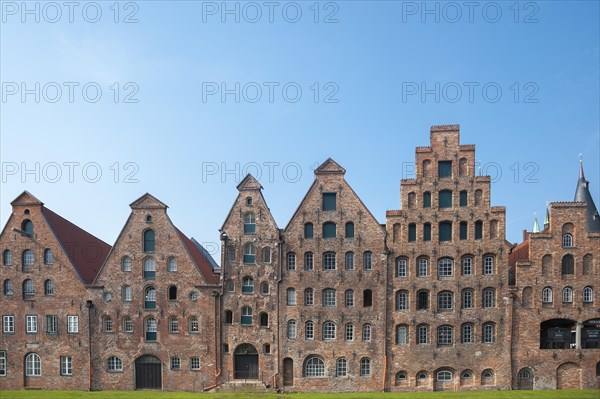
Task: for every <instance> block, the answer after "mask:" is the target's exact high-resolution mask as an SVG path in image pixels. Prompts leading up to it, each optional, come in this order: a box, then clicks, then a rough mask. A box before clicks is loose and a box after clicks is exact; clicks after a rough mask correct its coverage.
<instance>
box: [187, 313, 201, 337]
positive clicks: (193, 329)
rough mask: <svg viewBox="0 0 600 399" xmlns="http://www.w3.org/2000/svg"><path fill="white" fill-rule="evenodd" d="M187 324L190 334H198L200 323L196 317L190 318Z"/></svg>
mask: <svg viewBox="0 0 600 399" xmlns="http://www.w3.org/2000/svg"><path fill="white" fill-rule="evenodd" d="M188 324H189V330H190V333H192V334H197V333H198V332H200V322H199V321H198V318H197V317H196V316H192V317H190V319H189V322H188Z"/></svg>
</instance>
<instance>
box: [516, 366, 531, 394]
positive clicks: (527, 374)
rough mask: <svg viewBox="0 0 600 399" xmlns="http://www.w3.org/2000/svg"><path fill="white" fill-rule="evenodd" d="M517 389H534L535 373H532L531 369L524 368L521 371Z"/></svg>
mask: <svg viewBox="0 0 600 399" xmlns="http://www.w3.org/2000/svg"><path fill="white" fill-rule="evenodd" d="M517 389H533V374H531V370H529V369H522V370H521V371H519V380H518V381H517Z"/></svg>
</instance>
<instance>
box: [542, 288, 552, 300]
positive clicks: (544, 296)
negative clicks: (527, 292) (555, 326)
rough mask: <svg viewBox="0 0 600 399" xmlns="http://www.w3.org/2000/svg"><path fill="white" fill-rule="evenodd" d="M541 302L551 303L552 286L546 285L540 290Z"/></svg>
mask: <svg viewBox="0 0 600 399" xmlns="http://www.w3.org/2000/svg"><path fill="white" fill-rule="evenodd" d="M542 303H552V288H550V287H546V288H544V289H543V290H542Z"/></svg>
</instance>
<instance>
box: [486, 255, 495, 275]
mask: <svg viewBox="0 0 600 399" xmlns="http://www.w3.org/2000/svg"><path fill="white" fill-rule="evenodd" d="M483 274H485V275H488V276H489V275H492V274H494V257H493V256H491V255H486V256H484V257H483Z"/></svg>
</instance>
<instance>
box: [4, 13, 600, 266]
mask: <svg viewBox="0 0 600 399" xmlns="http://www.w3.org/2000/svg"><path fill="white" fill-rule="evenodd" d="M49 4H50V3H44V2H29V3H27V9H24V8H23V3H21V2H5V1H3V2H2V4H1V11H2V14H1V17H2V24H1V31H0V36H1V37H0V45H1V49H0V67H1V70H0V77H1V81H2V98H1V103H0V107H1V115H0V119H1V121H0V128H1V130H0V134H1V136H0V158H1V163H2V182H1V190H0V191H1V192H0V221H1V223H2V224H3V225H4V224H5V223H6V221H7V219H8V217H9V215H10V212H11V209H10V205H9V203H10V201H12V200H13V199H14V198H15V197H16V196H17V195H18V194H19V193H20V192H21V191H23V190H28V191H30V192H31V193H33V194H34V195H36V196H37V197H38V198H40V199H41V200H42V201H43V202H45V204H46V206H48V207H49V208H51V209H53V210H54V211H56V212H58V213H59V214H61V215H63V216H64V217H66V218H68V219H70V220H71V221H73V222H75V223H77V224H78V225H80V226H81V227H83V228H85V229H86V230H88V231H90V232H91V233H93V234H95V235H97V236H99V237H100V238H102V239H103V240H105V241H107V242H108V243H110V244H113V243H114V240H115V239H116V237H117V234H118V232H119V231H120V229H121V228H122V225H123V223H125V220H126V218H127V216H128V214H129V212H130V209H129V207H128V204H129V203H131V202H133V201H134V200H135V199H137V198H138V197H139V196H141V195H142V194H144V193H145V192H150V193H151V194H153V195H154V196H156V197H157V198H159V199H160V200H162V201H163V202H165V203H166V204H168V205H169V206H170V209H169V214H170V216H171V218H172V220H173V221H174V222H175V224H176V225H177V226H178V227H180V228H181V229H182V230H183V231H184V232H186V234H188V235H189V236H193V237H195V238H197V239H198V240H199V241H200V242H206V243H218V237H219V235H218V231H217V230H218V228H220V227H221V225H222V222H223V220H224V218H225V217H226V215H227V212H228V211H229V208H230V206H231V204H232V202H233V201H234V199H235V197H236V195H237V190H236V188H235V187H236V185H237V183H238V182H239V180H240V179H241V178H243V174H244V172H247V171H249V172H252V173H254V174H256V175H259V177H260V181H261V183H262V184H263V186H264V191H263V192H264V195H265V198H266V200H267V203H268V204H269V206H270V209H271V211H272V213H273V215H274V217H275V220H276V221H277V223H278V224H279V226H280V227H285V225H286V224H287V222H288V220H289V218H290V217H291V216H292V213H293V212H294V210H295V208H296V207H297V206H298V204H299V202H300V201H301V199H302V197H303V196H304V194H305V192H306V190H307V189H308V187H309V186H310V184H311V182H312V179H313V178H314V175H313V170H314V168H315V167H316V166H317V165H318V164H319V163H320V162H322V161H324V160H325V159H326V158H327V157H332V158H334V159H335V160H336V161H338V162H339V163H340V164H341V165H342V166H344V167H345V168H346V169H347V173H346V179H347V180H348V182H349V183H350V184H351V185H352V187H353V188H354V189H355V191H356V192H357V193H358V195H359V196H360V197H361V198H362V200H363V201H364V202H365V204H366V205H367V206H368V207H369V208H370V210H371V211H372V212H373V214H374V215H375V216H376V217H377V218H378V220H379V221H380V222H381V223H385V211H386V210H387V209H398V208H399V189H400V179H401V178H403V177H410V174H409V171H410V169H411V163H412V162H413V160H414V148H415V147H416V146H424V145H428V144H429V128H430V126H431V125H438V124H460V125H461V141H462V143H463V144H476V146H477V160H478V161H479V162H480V164H481V166H482V171H483V172H484V173H485V172H487V174H490V175H491V176H492V177H493V181H494V183H493V185H492V203H493V205H506V206H507V239H508V240H509V241H512V242H517V241H520V240H521V231H522V230H523V229H525V228H526V229H531V227H532V224H533V216H534V213H535V212H537V214H538V215H539V218H540V222H541V221H542V219H543V212H544V207H545V202H546V201H568V200H572V198H573V195H574V192H575V185H576V180H577V174H578V168H579V154H580V153H581V154H583V159H584V165H585V167H586V176H587V178H588V180H589V181H590V185H591V190H592V195H593V196H594V199H595V200H596V204H599V203H600V201H599V193H600V184H599V183H600V182H599V172H600V171H599V169H600V168H599V165H600V160H599V153H600V151H599V149H600V111H599V109H600V104H599V102H600V100H599V98H600V95H599V93H600V88H599V86H600V79H599V75H600V73H599V71H600V62H599V60H600V43H599V41H600V39H599V37H600V29H599V21H600V10H599V3H598V2H596V1H582V2H577V1H569V2H566V1H565V2H563V1H541V2H519V3H515V2H474V3H471V4H473V5H472V8H471V9H469V8H468V6H466V5H465V3H464V2H449V3H448V2H427V3H423V2H402V1H373V2H366V1H341V2H314V1H309V2H277V1H275V2H272V3H267V2H262V1H260V2H227V3H223V2H201V1H179V2H178V1H173V2H165V1H138V2H120V3H117V6H115V2H113V1H109V2H102V1H100V2H96V3H93V2H76V3H75V5H74V6H73V8H72V9H69V8H67V7H66V6H64V5H62V4H63V3H62V2H59V3H52V4H58V6H55V5H49ZM515 4H516V5H515ZM98 90H100V91H98ZM36 97H37V98H36ZM27 170H28V171H29V172H27ZM99 173H100V174H99ZM207 246H208V247H212V244H208V245H207ZM212 248H214V247H212ZM209 249H210V248H209ZM217 260H218V256H217Z"/></svg>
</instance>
